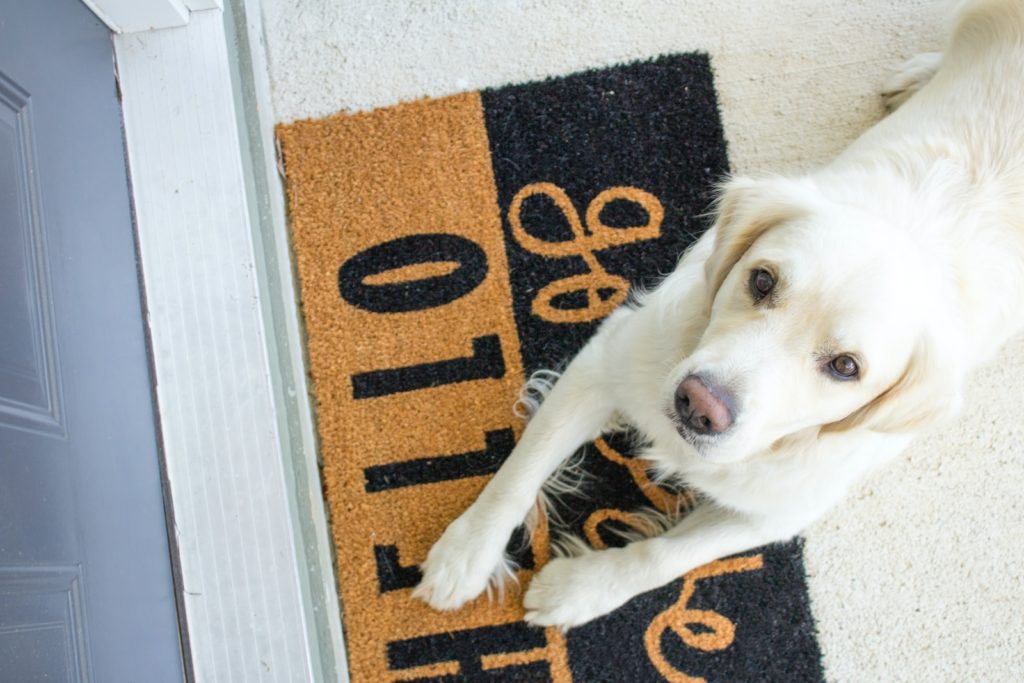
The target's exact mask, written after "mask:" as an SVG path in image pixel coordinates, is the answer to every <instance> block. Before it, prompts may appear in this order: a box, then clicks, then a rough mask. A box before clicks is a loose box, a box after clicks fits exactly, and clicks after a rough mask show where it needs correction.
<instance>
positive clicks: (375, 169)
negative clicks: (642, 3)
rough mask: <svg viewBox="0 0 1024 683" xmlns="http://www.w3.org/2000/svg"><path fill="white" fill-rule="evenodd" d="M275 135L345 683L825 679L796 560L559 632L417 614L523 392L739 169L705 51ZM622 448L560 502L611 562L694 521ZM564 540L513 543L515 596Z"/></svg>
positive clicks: (698, 584) (475, 609)
mask: <svg viewBox="0 0 1024 683" xmlns="http://www.w3.org/2000/svg"><path fill="white" fill-rule="evenodd" d="M278 134H279V137H280V141H281V143H282V149H283V153H284V160H285V167H286V172H287V185H288V201H289V209H290V214H291V218H290V219H291V226H292V231H293V244H294V248H295V252H296V257H297V261H298V267H299V276H300V279H301V293H302V308H303V314H304V317H305V322H306V326H307V330H308V341H309V356H310V363H311V366H312V376H313V380H314V386H315V393H316V401H317V405H318V419H319V430H320V437H321V444H322V457H323V480H324V484H325V488H326V496H327V500H328V502H329V505H330V512H331V525H332V529H333V535H334V542H335V545H336V551H337V552H336V562H337V572H338V580H339V584H340V590H341V598H342V603H343V612H344V615H343V618H344V625H345V635H346V641H347V645H348V658H349V667H350V671H351V674H352V677H353V680H355V681H357V682H377V681H408V680H415V681H461V680H467V681H477V680H480V681H483V680H488V681H490V680H501V681H504V680H531V681H532V680H537V681H546V680H551V681H558V682H560V683H566V682H568V681H629V682H639V681H659V680H670V681H697V680H702V679H704V680H709V681H755V680H756V681H761V680H765V681H804V680H821V678H822V674H821V667H820V663H819V660H820V657H819V652H818V648H817V644H816V641H815V637H814V626H813V623H812V620H811V616H810V612H809V609H808V600H807V593H806V587H805V580H804V573H803V565H802V559H801V549H800V545H799V543H798V542H793V543H789V544H781V545H775V546H770V547H766V548H762V549H759V550H756V551H752V552H749V553H745V554H743V555H740V556H736V557H732V558H727V559H723V560H719V561H717V562H713V563H711V564H709V565H707V566H705V567H701V568H699V569H696V570H694V571H693V572H690V573H689V574H688V575H686V576H685V577H681V578H680V579H679V580H678V581H676V582H674V583H672V584H670V585H667V586H665V587H663V588H661V589H659V590H655V591H653V592H651V593H648V594H645V595H643V596H640V597H639V598H637V599H635V600H633V601H631V602H630V603H628V604H627V605H626V606H624V607H623V608H622V609H620V610H618V611H616V612H615V613H613V614H611V615H609V616H607V617H604V618H601V619H598V620H596V621H594V622H592V623H590V624H587V625H584V626H582V627H579V628H576V629H572V630H570V631H569V632H568V633H566V634H563V633H561V632H560V631H558V630H556V629H551V628H548V629H541V628H535V627H531V626H528V625H526V624H524V623H523V622H522V621H521V619H522V616H523V610H522V608H521V607H520V603H521V598H522V595H521V592H520V591H515V590H513V591H511V592H510V593H509V594H507V595H506V596H505V597H504V599H503V600H501V601H498V602H489V601H488V600H487V598H486V597H484V598H481V599H479V600H477V601H476V602H474V603H472V604H471V605H469V606H467V607H465V608H463V609H461V610H459V611H456V612H449V613H438V612H435V611H433V610H431V609H430V608H429V607H427V606H426V605H425V604H423V603H420V602H418V601H414V600H412V599H411V597H410V593H411V590H412V588H413V587H414V586H415V585H416V584H417V582H418V580H419V578H420V574H419V570H418V569H417V563H418V562H420V561H421V560H422V559H423V558H424V557H425V556H426V553H427V550H428V549H429V547H430V545H431V543H432V542H433V541H434V540H436V539H437V538H438V536H439V535H440V534H441V532H442V531H443V530H444V528H445V526H446V525H447V524H448V523H449V522H450V521H452V520H453V519H454V518H455V517H456V516H457V515H458V514H459V513H460V512H461V511H462V510H463V509H464V508H466V507H467V506H468V505H469V504H470V502H472V500H473V499H474V497H475V496H476V494H477V493H478V492H479V491H480V489H481V488H482V487H483V485H484V483H485V481H486V480H487V477H488V476H489V475H490V474H491V473H493V472H494V471H495V470H496V469H497V468H498V467H499V466H500V464H501V462H502V461H503V459H504V458H505V457H506V456H507V455H508V454H509V452H510V451H511V449H512V447H513V444H514V443H515V440H516V438H517V436H518V434H519V433H520V431H521V428H522V424H521V422H520V420H519V419H518V418H516V417H515V416H514V414H513V409H512V407H513V404H514V402H515V399H516V397H517V395H518V392H519V390H520V388H521V386H522V385H523V383H524V380H525V378H526V377H528V376H529V375H530V374H531V373H532V372H533V371H535V370H538V369H542V368H552V367H557V366H558V365H559V364H561V363H562V362H563V361H565V360H566V359H568V358H569V357H571V356H572V354H573V353H574V352H575V351H576V350H578V349H579V348H580V347H581V346H582V345H583V344H584V343H585V342H586V341H587V339H588V337H590V335H591V334H592V333H593V332H594V330H595V329H596V327H597V325H598V323H599V322H600V320H601V319H602V318H603V317H604V316H605V315H607V314H608V313H609V312H610V311H611V310H612V309H613V308H614V307H615V306H616V305H617V304H618V303H620V302H621V301H622V300H623V298H624V297H625V295H626V292H627V290H628V288H629V286H630V284H633V285H644V286H653V285H655V284H656V283H657V281H658V278H659V277H660V276H661V275H663V274H665V273H667V272H669V271H670V270H671V269H672V268H673V267H674V265H675V263H676V260H677V258H678V257H679V255H680V254H681V253H682V252H683V250H684V249H685V248H686V247H687V245H689V244H690V243H691V241H692V240H694V239H695V238H696V237H697V236H699V234H700V233H701V232H702V231H703V230H704V229H705V227H706V220H705V219H702V218H700V216H701V215H702V214H704V213H705V212H706V211H707V209H708V205H709V201H710V199H711V190H712V185H713V183H714V182H715V181H716V180H718V179H720V178H721V177H722V176H723V175H724V174H725V173H726V172H727V168H728V162H727V157H726V147H725V142H724V138H723V134H722V126H721V123H720V120H719V116H718V109H717V105H716V99H715V92H714V86H713V81H712V72H711V68H710V64H709V60H708V58H707V57H706V56H704V55H698V54H690V55H679V56H671V57H664V58H660V59H656V60H653V61H649V62H643V63H637V64H632V65H627V66H621V67H616V68H611V69H606V70H601V71H591V72H587V73H582V74H577V75H573V76H568V77H566V78H560V79H553V80H549V81H545V82H542V83H533V84H527V85H520V86H510V87H505V88H500V89H496V90H487V91H483V92H474V93H467V94H463V95H457V96H454V97H448V98H444V99H438V100H424V101H419V102H413V103H409V104H403V105H399V106H396V107H392V108H388V109H381V110H378V111H374V112H370V113H362V114H353V115H337V116H333V117H330V118H326V119H322V120H316V121H300V122H297V123H293V124H290V125H282V126H281V127H280V128H279V129H278ZM629 444H630V442H629V439H628V438H624V437H623V436H621V435H609V436H607V437H605V438H602V439H599V440H598V441H597V442H595V443H594V444H591V445H590V446H588V447H587V449H586V456H585V460H584V462H583V468H584V469H585V470H586V471H587V472H588V475H587V477H586V480H585V490H586V493H587V494H588V495H587V497H581V498H578V499H576V498H573V499H567V500H564V501H563V505H567V506H568V508H569V510H567V511H565V510H564V511H563V515H562V516H563V517H564V518H565V519H566V520H568V523H569V524H570V525H571V527H572V528H573V529H574V530H575V532H576V533H577V534H578V535H580V536H582V537H584V538H586V539H587V540H588V542H589V543H591V544H592V545H594V546H596V547H600V546H604V545H606V544H610V543H613V542H614V537H615V536H614V530H615V526H616V525H621V524H625V525H629V524H630V522H631V521H633V518H631V517H630V514H629V513H630V511H632V510H634V509H636V508H638V507H642V506H653V507H658V508H662V509H668V508H669V507H672V506H674V505H676V504H677V500H678V499H677V497H676V496H675V494H673V493H672V492H670V491H666V490H664V489H661V488H659V487H656V486H653V485H652V484H651V483H650V482H649V481H648V480H647V478H646V474H645V471H644V468H643V463H641V462H640V461H637V460H633V459H632V458H631V453H630V445H629ZM686 500H687V499H686V498H685V497H683V498H682V501H683V502H684V503H685V501H686ZM548 541H549V535H548V529H547V527H546V525H545V524H542V525H541V527H540V528H539V530H538V532H537V533H536V534H535V535H534V537H533V540H532V542H531V544H530V545H529V546H528V547H525V548H524V547H522V546H523V545H524V544H523V542H522V538H519V539H513V541H512V544H511V545H510V549H512V550H513V551H514V552H515V556H516V558H517V559H518V561H519V563H520V565H521V566H522V570H521V571H520V572H519V579H520V583H521V584H522V585H526V584H527V583H528V581H529V578H530V575H531V572H532V570H533V569H534V568H535V567H537V566H539V565H541V564H542V563H543V562H544V561H545V560H546V559H547V558H548V556H549V546H548ZM594 589H595V590H600V589H601V588H600V586H595V587H594Z"/></svg>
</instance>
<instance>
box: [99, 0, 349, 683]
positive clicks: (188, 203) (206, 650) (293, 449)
mask: <svg viewBox="0 0 1024 683" xmlns="http://www.w3.org/2000/svg"><path fill="white" fill-rule="evenodd" d="M231 9H233V10H234V13H232V12H230V11H229V12H228V17H227V20H226V18H225V14H224V12H223V11H221V10H218V9H215V10H209V11H201V12H193V13H192V16H191V19H190V21H189V23H188V24H187V25H185V26H181V27H177V28H170V29H164V30H159V31H149V32H144V33H129V34H122V35H118V36H115V40H114V46H115V53H116V58H117V68H118V73H119V82H120V88H121V93H122V100H123V102H122V104H123V109H124V123H125V140H126V146H127V150H128V162H129V172H130V177H131V182H132V191H133V199H134V206H135V215H136V225H137V231H138V241H139V251H140V260H141V271H142V277H143V282H144V287H145V299H146V307H147V315H148V323H149V331H150V336H151V344H152V353H153V363H154V373H155V378H156V394H157V402H158V406H159V411H160V420H161V428H162V434H163V446H164V453H165V461H166V467H167V477H168V482H169V488H170V497H171V499H172V501H173V508H174V510H173V513H174V514H173V518H174V520H175V529H174V534H175V537H176V540H177V545H178V548H179V555H180V562H181V576H182V583H183V587H182V588H183V598H182V602H183V605H184V618H185V621H186V624H187V629H188V636H189V637H188V640H189V642H190V649H191V661H192V670H193V672H194V675H195V679H196V680H198V681H221V680H246V681H248V680H275V681H277V680H281V681H291V680H296V681H305V680H312V681H333V680H347V674H346V667H345V663H344V662H345V654H344V645H343V642H342V635H341V633H342V632H341V623H340V613H339V610H338V604H337V592H336V589H335V585H334V576H333V570H332V564H331V545H330V541H329V538H328V534H327V525H326V517H325V512H324V507H323V501H322V498H321V497H320V491H321V489H320V482H319V473H318V469H317V459H316V450H315V445H316V444H315V437H314V432H313V422H312V418H311V415H310V407H309V402H308V398H307V387H306V381H305V370H304V363H303V351H302V344H301V332H300V323H299V320H298V315H297V312H296V310H297V309H296V306H295V301H296V298H295V291H294V277H293V274H292V271H291V261H290V257H289V252H288V237H287V233H286V230H285V223H284V220H285V219H284V215H285V214H284V203H283V198H282V191H281V183H280V180H279V179H278V177H277V175H276V171H275V170H274V169H275V160H274V158H273V150H274V146H273V130H272V126H273V120H272V115H271V114H270V112H271V109H270V103H269V84H268V80H267V73H266V63H265V57H264V55H263V53H262V46H263V42H262V35H261V27H260V20H259V17H260V13H259V5H258V2H256V1H255V0H238V2H235V3H232V7H229V10H231ZM247 10H252V11H247ZM236 28H238V29H240V31H238V32H236V31H235V29H236ZM250 46H252V49H251V50H250V49H248V48H249V47H250ZM242 53H246V54H242ZM239 71H244V72H247V76H246V75H245V74H243V77H242V78H239ZM247 101H248V106H246V105H245V102H247Z"/></svg>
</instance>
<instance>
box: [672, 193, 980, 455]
mask: <svg viewBox="0 0 1024 683" xmlns="http://www.w3.org/2000/svg"><path fill="white" fill-rule="evenodd" d="M717 211H718V216H717V220H716V223H715V226H714V227H713V228H712V230H713V231H714V247H713V250H712V252H711V254H710V256H709V257H708V259H707V261H706V264H705V266H706V279H707V302H706V306H707V317H708V323H707V326H706V328H705V329H704V332H703V334H702V336H701V338H700V341H699V343H698V344H697V347H696V348H695V349H694V351H693V352H692V353H691V354H690V355H689V356H688V357H686V358H685V359H684V360H683V361H682V362H681V363H679V364H678V365H677V366H676V368H675V369H674V371H673V372H672V374H671V376H670V378H669V381H668V386H667V387H666V389H665V391H666V394H667V395H668V398H667V401H666V403H667V404H669V407H668V408H667V412H668V413H669V415H670V416H671V417H672V419H673V421H674V422H675V424H676V427H677V430H678V432H679V434H680V435H681V436H682V437H683V438H684V439H685V440H686V441H687V442H689V443H690V444H691V445H692V446H693V447H694V448H695V449H696V450H697V451H698V452H699V453H700V454H701V455H703V456H704V457H705V458H707V459H708V460H712V461H716V462H731V461H737V460H742V459H744V458H746V457H749V456H751V455H753V454H754V453H757V452H760V451H764V450H765V449H769V448H771V446H772V445H773V444H775V443H777V442H778V441H779V440H781V439H785V438H786V437H788V436H791V435H796V434H800V433H807V430H810V429H817V430H819V431H832V432H835V431H843V430H849V429H872V430H876V431H881V432H914V431H917V430H918V429H920V428H922V427H924V426H926V425H928V424H929V423H932V422H934V421H936V420H938V419H940V418H941V417H942V416H944V415H947V414H949V412H950V410H951V409H952V407H953V406H954V405H955V404H956V402H957V401H956V399H955V396H956V395H958V391H959V384H960V381H959V380H960V376H961V373H960V367H959V366H960V363H959V362H958V360H957V359H958V358H959V356H958V355H957V353H955V349H954V348H953V346H952V345H953V344H954V343H955V342H954V341H953V340H954V339H955V337H956V335H955V334H944V328H945V327H946V325H947V323H945V322H943V319H944V317H945V318H948V317H949V316H948V315H946V314H944V313H942V310H941V309H942V297H943V292H944V291H945V290H946V289H947V287H949V286H950V285H949V283H948V282H947V281H948V280H949V278H948V276H947V274H946V273H945V272H944V270H943V267H942V265H941V264H939V263H936V262H935V258H934V256H932V255H929V254H928V253H926V252H925V250H924V249H923V248H922V247H921V245H920V244H918V243H916V242H915V241H914V239H913V238H912V236H911V235H910V234H909V233H908V232H907V231H906V230H901V229H900V227H899V226H894V225H891V224H889V223H890V221H887V220H885V219H883V218H880V217H879V212H872V211H865V210H859V209H858V208H857V207H854V206H846V205H844V204H842V203H839V202H837V201H834V200H829V199H826V198H825V197H824V196H823V195H822V193H821V192H819V191H818V190H817V189H816V188H815V187H814V185H813V184H812V182H811V181H810V180H803V179H784V178H776V179H768V180H758V181H754V180H747V179H734V180H732V181H730V182H729V183H728V184H727V185H726V186H725V187H724V190H723V192H722V194H721V197H720V200H719V203H718V207H717Z"/></svg>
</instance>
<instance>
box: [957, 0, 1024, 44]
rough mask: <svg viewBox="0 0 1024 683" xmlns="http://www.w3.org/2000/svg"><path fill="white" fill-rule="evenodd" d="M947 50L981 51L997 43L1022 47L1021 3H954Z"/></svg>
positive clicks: (1014, 0) (1023, 8) (998, 0)
mask: <svg viewBox="0 0 1024 683" xmlns="http://www.w3.org/2000/svg"><path fill="white" fill-rule="evenodd" d="M953 17H954V24H953V30H952V34H951V35H952V38H951V40H950V45H949V51H950V52H957V51H959V50H963V49H972V50H974V49H978V48H981V49H984V48H985V47H988V46H990V45H993V44H995V43H998V42H1005V41H1010V42H1013V43H1018V44H1024V1H1022V0H958V1H957V3H956V6H955V11H954V12H953Z"/></svg>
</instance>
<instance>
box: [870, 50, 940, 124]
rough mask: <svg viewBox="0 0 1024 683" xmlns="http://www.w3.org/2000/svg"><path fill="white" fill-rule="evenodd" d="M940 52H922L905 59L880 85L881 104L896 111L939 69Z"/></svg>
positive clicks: (889, 109)
mask: <svg viewBox="0 0 1024 683" xmlns="http://www.w3.org/2000/svg"><path fill="white" fill-rule="evenodd" d="M941 62H942V53H941V52H922V53H921V54H917V55H914V56H913V57H911V58H910V59H908V60H907V61H905V62H904V63H903V64H902V65H901V66H900V67H899V68H898V69H896V71H895V72H893V74H892V76H890V77H889V80H887V81H886V82H885V84H884V85H883V86H882V92H881V95H882V104H884V105H885V108H886V110H887V111H896V109H898V108H899V107H900V105H902V104H903V103H904V102H906V101H907V100H908V99H910V96H911V95H913V94H914V93H916V92H917V91H918V90H920V89H921V88H923V87H924V86H925V84H926V83H928V81H930V80H931V78H932V76H934V75H935V72H936V71H938V70H939V64H941Z"/></svg>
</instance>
